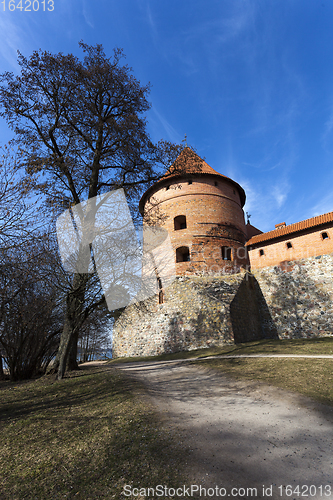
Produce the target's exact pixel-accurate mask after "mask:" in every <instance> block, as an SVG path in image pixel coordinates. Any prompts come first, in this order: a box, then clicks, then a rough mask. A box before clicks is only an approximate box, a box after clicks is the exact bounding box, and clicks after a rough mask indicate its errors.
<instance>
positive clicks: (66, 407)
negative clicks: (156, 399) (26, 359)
mask: <svg viewBox="0 0 333 500" xmlns="http://www.w3.org/2000/svg"><path fill="white" fill-rule="evenodd" d="M0 398H1V403H0V415H1V417H0V427H1V435H2V439H1V443H0V468H1V479H0V498H1V499H8V500H9V499H15V500H16V499H17V500H21V499H27V500H28V499H37V500H43V499H60V498H61V499H64V498H75V499H82V500H88V499H94V500H95V499H98V498H108V499H112V498H116V499H118V498H121V492H122V490H123V486H124V485H125V484H133V485H135V486H141V485H142V486H151V487H153V486H156V485H157V484H169V485H170V484H172V486H174V485H178V484H179V485H180V484H183V481H184V477H183V476H182V473H181V470H182V465H181V464H182V463H185V457H186V449H185V447H183V446H182V445H180V444H179V445H177V446H176V445H174V444H173V443H174V442H175V440H174V436H173V435H171V434H170V433H169V431H167V430H166V428H165V427H163V424H161V422H160V420H159V419H158V418H157V415H156V414H155V412H154V410H153V408H152V407H150V406H149V404H147V401H146V399H145V398H144V397H143V389H142V387H141V386H140V384H139V383H138V382H136V381H133V380H132V379H130V378H128V377H126V376H124V375H123V374H120V373H119V372H117V371H116V370H115V369H114V368H111V367H106V368H105V367H98V368H90V369H87V368H85V370H80V372H74V374H72V376H71V377H70V378H66V379H64V380H62V381H54V379H53V378H50V377H43V378H41V379H39V380H36V381H31V382H29V383H11V382H6V383H2V384H1V386H0Z"/></svg>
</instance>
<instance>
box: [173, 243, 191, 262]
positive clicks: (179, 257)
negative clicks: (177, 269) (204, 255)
mask: <svg viewBox="0 0 333 500" xmlns="http://www.w3.org/2000/svg"><path fill="white" fill-rule="evenodd" d="M189 260H190V249H189V248H188V247H179V248H177V249H176V262H189Z"/></svg>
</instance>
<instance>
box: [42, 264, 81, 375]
mask: <svg viewBox="0 0 333 500" xmlns="http://www.w3.org/2000/svg"><path fill="white" fill-rule="evenodd" d="M88 279H89V276H88V275H87V274H79V273H77V274H75V275H74V279H73V286H72V290H71V291H70V292H69V293H68V295H67V300H66V302H67V304H66V315H65V323H64V328H63V331H62V334H61V339H60V345H59V349H58V352H57V356H56V359H55V362H54V364H53V366H52V370H50V371H49V373H50V372H51V373H56V372H57V373H58V375H57V378H58V380H60V379H62V378H63V376H64V374H65V370H66V368H67V367H68V369H70V370H73V369H77V368H78V364H77V361H76V353H77V341H78V333H79V329H80V326H81V324H82V316H83V309H84V298H85V291H86V287H87V282H88ZM73 346H74V347H73ZM71 348H72V349H73V352H74V353H75V354H74V356H75V362H74V360H73V358H72V359H71V360H70V359H69V357H70V352H71Z"/></svg>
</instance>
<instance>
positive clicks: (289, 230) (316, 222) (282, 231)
mask: <svg viewBox="0 0 333 500" xmlns="http://www.w3.org/2000/svg"><path fill="white" fill-rule="evenodd" d="M329 222H333V212H328V213H327V214H323V215H317V216H316V217H311V219H306V220H303V221H301V222H296V223H295V224H290V225H289V226H282V227H280V228H278V229H274V230H273V231H268V232H267V233H262V234H258V235H257V236H253V237H252V238H251V239H250V240H249V241H248V242H247V243H246V246H251V245H257V244H259V243H262V242H266V241H269V240H274V239H276V238H280V237H281V236H288V235H291V234H293V233H298V232H299V231H304V230H305V229H311V228H312V227H316V226H321V225H322V224H327V223H329Z"/></svg>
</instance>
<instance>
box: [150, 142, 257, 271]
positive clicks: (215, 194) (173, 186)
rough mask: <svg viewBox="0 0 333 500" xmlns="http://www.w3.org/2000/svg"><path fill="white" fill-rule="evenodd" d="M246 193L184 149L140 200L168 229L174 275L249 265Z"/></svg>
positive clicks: (237, 268) (152, 216) (161, 224)
mask: <svg viewBox="0 0 333 500" xmlns="http://www.w3.org/2000/svg"><path fill="white" fill-rule="evenodd" d="M244 203H245V192H244V190H243V188H242V187H241V186H240V185H239V184H237V182H235V181H233V180H232V179H229V177H226V176H224V175H221V174H219V173H218V172H216V171H215V170H214V169H213V168H211V167H210V166H209V165H208V164H207V163H206V162H205V161H203V160H202V159H201V158H200V157H199V156H198V155H197V154H196V153H194V151H192V150H191V149H190V148H188V147H186V148H185V149H184V150H183V151H182V153H181V154H180V155H179V157H178V158H177V160H176V161H175V162H174V163H173V164H172V165H171V167H170V168H169V170H168V171H167V172H166V174H165V175H164V176H163V177H162V178H161V179H160V180H159V181H158V182H156V183H155V184H154V185H153V186H151V187H150V188H149V189H148V190H147V191H146V192H145V194H144V195H143V196H142V198H141V200H140V212H141V214H142V215H145V216H148V217H149V218H152V219H153V218H154V216H156V220H157V221H158V222H157V223H158V224H159V225H160V226H162V227H164V228H165V229H167V231H168V233H169V235H170V239H171V243H172V247H173V251H174V258H175V261H176V273H177V275H178V276H182V275H191V274H203V273H204V274H205V273H208V274H210V273H217V274H224V273H234V272H238V271H239V269H240V268H241V267H246V266H247V264H248V259H247V254H246V251H245V247H244V245H245V242H246V228H245V221H244V212H243V206H244Z"/></svg>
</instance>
